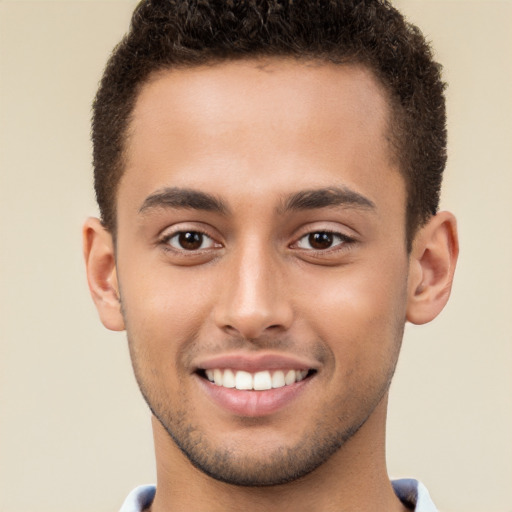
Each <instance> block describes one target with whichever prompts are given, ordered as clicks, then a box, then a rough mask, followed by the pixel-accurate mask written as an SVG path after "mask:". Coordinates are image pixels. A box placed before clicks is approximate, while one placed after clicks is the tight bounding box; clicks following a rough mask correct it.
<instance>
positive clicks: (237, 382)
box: [205, 368, 308, 391]
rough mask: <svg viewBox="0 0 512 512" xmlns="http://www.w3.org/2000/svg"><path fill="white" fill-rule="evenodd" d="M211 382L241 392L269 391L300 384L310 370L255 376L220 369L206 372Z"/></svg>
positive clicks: (260, 373) (281, 371)
mask: <svg viewBox="0 0 512 512" xmlns="http://www.w3.org/2000/svg"><path fill="white" fill-rule="evenodd" d="M205 373H206V377H207V378H208V380H209V381H210V382H213V383H214V384H216V385H217V386H222V387H225V388H236V389H240V390H255V391H264V390H267V389H276V388H282V387H283V386H289V385H290V384H294V383H295V382H300V381H301V380H303V379H304V378H305V377H306V375H307V374H308V370H288V371H286V372H284V371H283V370H276V371H273V372H269V371H262V372H256V373H254V374H252V373H249V372H245V371H242V370H239V371H236V372H235V371H233V370H231V369H226V370H221V369H219V368H215V369H209V370H205Z"/></svg>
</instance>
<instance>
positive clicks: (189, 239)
mask: <svg viewBox="0 0 512 512" xmlns="http://www.w3.org/2000/svg"><path fill="white" fill-rule="evenodd" d="M163 242H164V243H165V244H167V245H170V246H171V247H172V248H174V249H178V250H181V251H183V250H184V251H199V250H201V249H210V248H212V247H216V246H218V244H217V243H216V242H214V241H213V239H211V238H210V237H209V236H208V235H205V234H204V233H201V232H200V231H179V232H177V233H174V234H173V235H171V236H168V237H166V238H165V239H164V240H163Z"/></svg>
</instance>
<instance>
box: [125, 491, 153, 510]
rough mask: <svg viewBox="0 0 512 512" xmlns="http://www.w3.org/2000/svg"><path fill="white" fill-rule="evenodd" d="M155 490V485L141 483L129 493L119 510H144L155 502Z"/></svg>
mask: <svg viewBox="0 0 512 512" xmlns="http://www.w3.org/2000/svg"><path fill="white" fill-rule="evenodd" d="M155 492H156V486H155V485H139V487H136V488H135V489H133V491H132V492H131V493H130V494H128V496H127V497H126V499H125V500H124V502H123V505H122V506H121V509H120V510H119V512H142V511H143V510H144V509H146V508H148V507H149V506H150V505H151V503H152V502H153V498H154V497H155Z"/></svg>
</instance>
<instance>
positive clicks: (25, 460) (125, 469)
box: [0, 0, 512, 512]
mask: <svg viewBox="0 0 512 512" xmlns="http://www.w3.org/2000/svg"><path fill="white" fill-rule="evenodd" d="M133 5H134V4H133V2H129V1H81V2H79V1H69V0H66V1H60V2H59V1H57V2H55V1H54V2H50V1H34V2H27V1H5V0H4V1H1V0H0V52H1V54H0V59H1V60H0V88H1V89H0V121H1V124H0V130H1V133H0V135H1V137H0V144H1V145H0V159H1V160H0V165H1V175H0V180H1V182H0V248H1V252H0V278H1V284H0V512H34V511H35V510H37V511H38V512H50V511H52V512H82V511H83V512H92V511H95V512H96V511H97V512H101V511H114V510H117V509H118V507H119V505H120V503H121V501H122V499H123V498H124V495H125V494H126V493H127V492H128V491H129V490H130V489H131V488H132V487H134V486H135V485H137V484H140V483H145V482H151V481H153V480H154V469H153V463H154V462H153V454H152V440H151V433H150V426H149V413H148V412H147V410H146V407H145V405H144V404H143V402H142V400H141V399H140V398H139V394H138V390H137V389H136V386H135V383H134V379H133V377H132V374H131V368H130V364H129V360H128V355H127V349H126V343H125V341H124V336H123V335H122V334H121V335H119V334H114V333H111V332H107V331H106V330H104V329H103V327H102V326H101V325H100V323H99V321H98V320H97V317H96V312H95V311H94V309H93V306H92V303H91V301H90V299H89V296H88V291H87V288H86V283H85V277H84V271H83V265H82V258H81V248H80V243H81V242H80V226H81V223H82V221H83V219H84V218H85V217H86V216H87V215H90V214H94V213H95V211H96V210H95V205H94V200H93V193H92V185H91V165H90V144H89V117H90V102H91V99H92V97H93V94H94V92H95V88H96V85H97V82H98V80H99V77H100V74H101V71H102V67H103V65H104V63H105V60H106V58H107V55H108V54H109V51H110V49H111V48H112V46H113V45H114V44H115V42H116V41H117V40H118V39H119V38H120V36H121V34H122V33H123V32H124V30H125V28H126V27H127V24H128V20H129V16H130V13H131V10H132V7H133ZM399 6H401V7H402V8H403V10H404V12H405V13H407V15H408V16H409V18H410V20H411V21H413V22H416V23H418V24H419V25H420V27H422V29H423V30H424V32H425V33H426V35H427V36H428V38H429V39H431V40H432V41H433V42H434V47H435V49H436V51H437V54H438V58H439V59H440V60H441V62H443V63H444V65H445V77H446V79H447V80H448V82H449V83H450V88H449V90H448V106H449V130H450V150H449V164H448V169H447V174H446V181H445V192H444V197H443V204H444V207H445V208H448V209H450V210H452V211H454V212H456V214H457V215H458V218H459V226H460V239H461V248H462V252H461V258H460V265H459V269H458V275H457V278H456V281H455V288H454V291H453V295H452V299H451V302H450V304H449V305H448V307H447V309H446V310H445V312H444V313H443V314H442V315H441V316H440V318H439V319H438V320H436V321H435V322H434V323H433V324H431V325H429V326H425V327H419V328H417V327H414V328H413V327H412V326H408V327H407V329H406V339H405V343H404V350H403V354H402V358H401V361H400V365H399V370H398V374H397V376H396V380H395V382H394V384H393V386H392V400H391V404H390V420H389V433H388V438H389V443H388V450H389V469H390V473H391V474H392V475H393V476H415V477H418V478H420V479H422V480H423V481H424V482H425V483H426V484H427V486H428V487H429V489H430V491H431V494H432V495H433V496H434V498H435V500H436V502H437V503H438V506H440V507H441V509H442V510H445V511H452V512H510V511H512V490H511V488H512V371H511V370H512V343H511V341H512V339H511V338H512V334H511V333H512V201H511V193H512V121H511V119H512V3H510V2H504V1H501V2H491V1H461V0H457V1H451V2H448V1H432V0H430V1H419V0H416V1H412V0H409V1H400V2H399Z"/></svg>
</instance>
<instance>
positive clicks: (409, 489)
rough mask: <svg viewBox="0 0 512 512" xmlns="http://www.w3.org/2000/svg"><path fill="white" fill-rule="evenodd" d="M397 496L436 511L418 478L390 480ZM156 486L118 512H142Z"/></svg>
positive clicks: (425, 511) (417, 509)
mask: <svg viewBox="0 0 512 512" xmlns="http://www.w3.org/2000/svg"><path fill="white" fill-rule="evenodd" d="M391 484H392V485H393V489H394V491H395V494H396V495H397V496H398V498H399V499H400V500H401V501H402V503H403V504H404V505H406V506H409V507H410V506H413V507H414V509H413V510H414V512H437V508H436V507H435V505H434V503H433V502H432V499H431V498H430V495H429V493H428V491H427V488H426V487H425V486H424V485H423V484H422V483H421V482H418V480H414V479H412V478H403V479H401V480H393V481H392V482H391ZM155 492H156V486H154V485H141V486H139V487H136V488H135V489H134V490H133V491H132V492H131V493H130V494H129V495H128V496H127V498H126V500H125V501H124V503H123V506H122V507H121V510H120V511H119V512H143V510H144V509H145V508H147V507H149V506H150V505H151V503H152V502H153V499H154V497H155Z"/></svg>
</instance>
